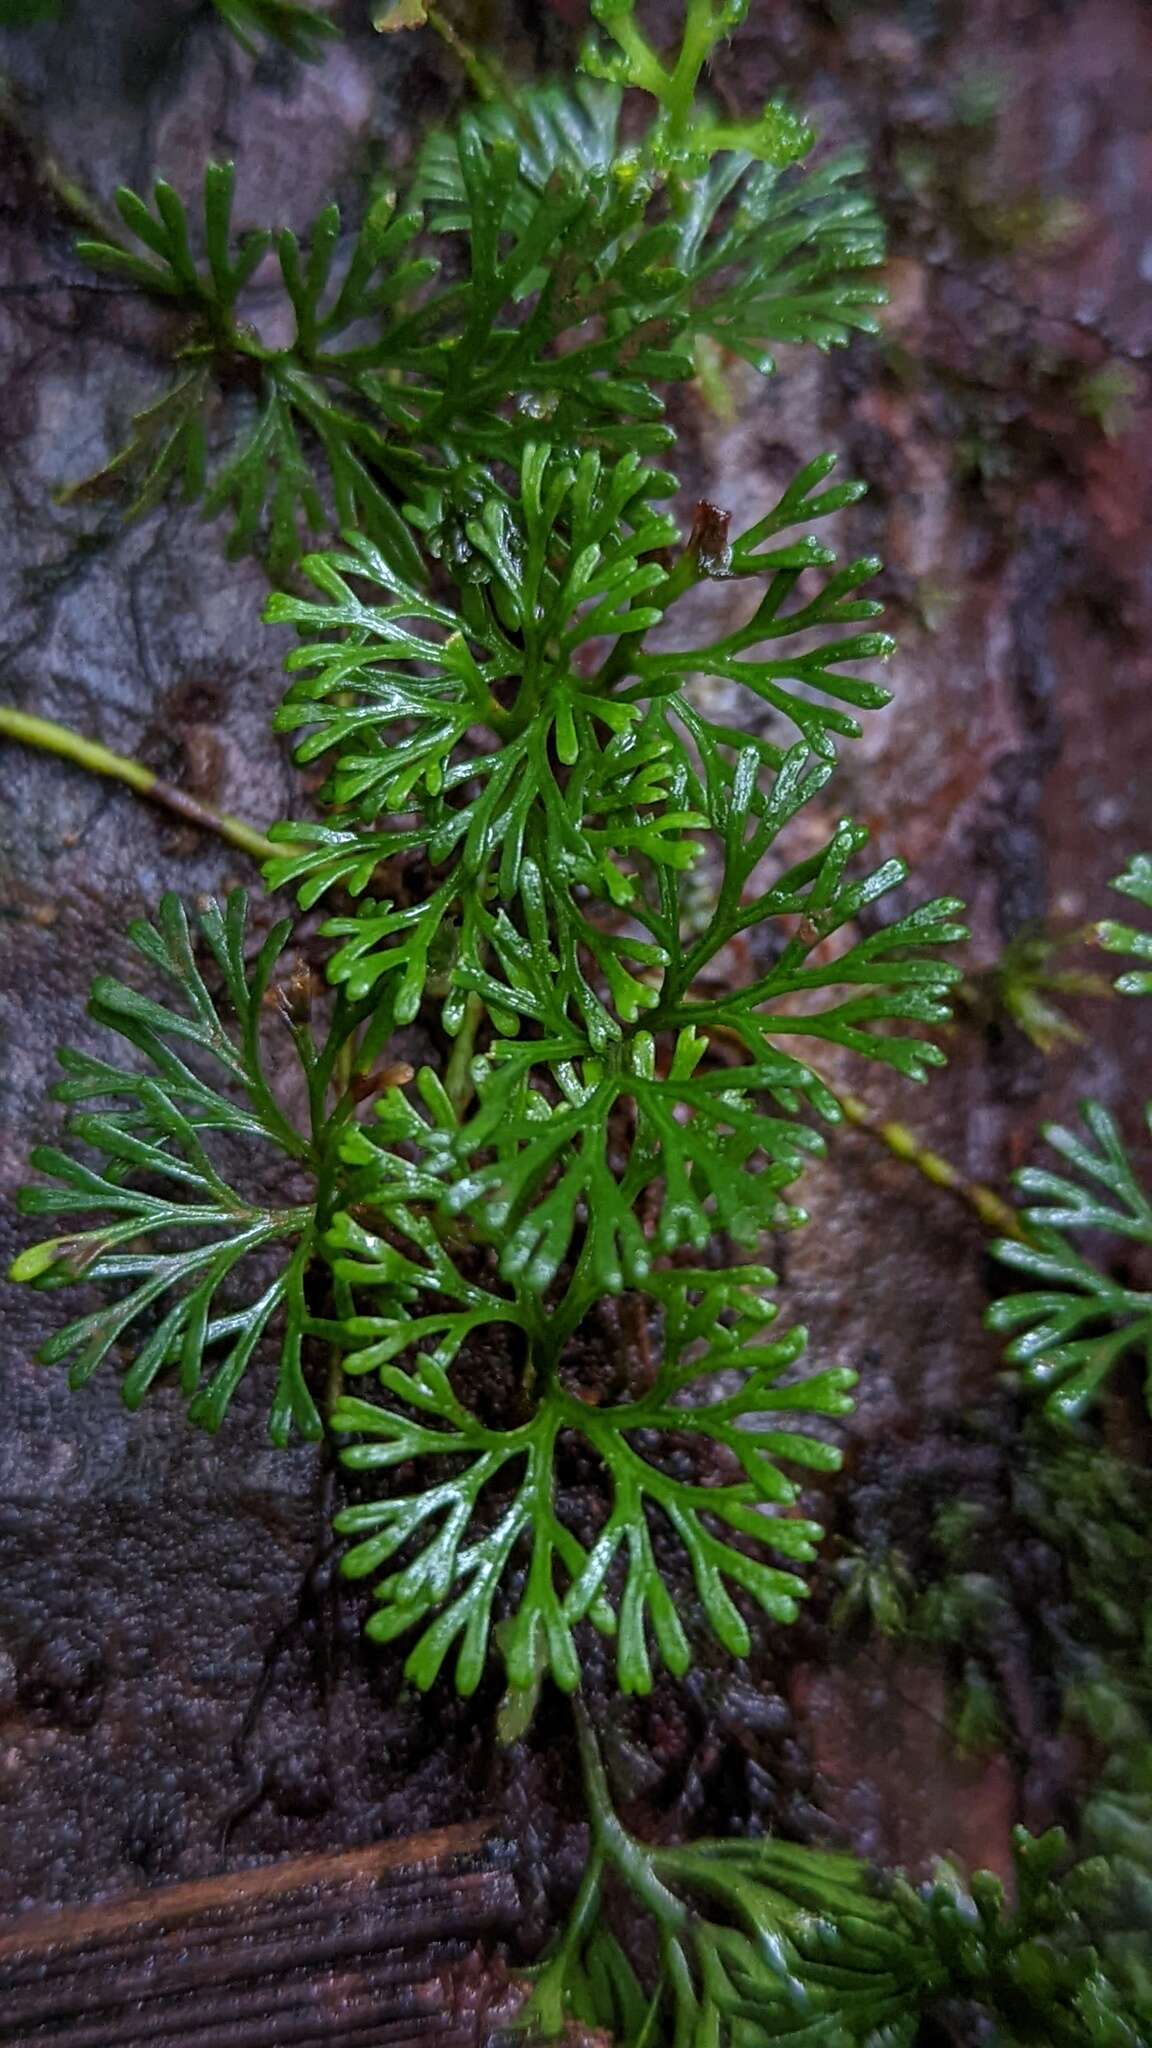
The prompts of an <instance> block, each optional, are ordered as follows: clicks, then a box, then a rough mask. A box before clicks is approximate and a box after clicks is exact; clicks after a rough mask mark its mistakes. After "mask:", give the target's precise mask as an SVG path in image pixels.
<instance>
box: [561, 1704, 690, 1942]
mask: <svg viewBox="0 0 1152 2048" xmlns="http://www.w3.org/2000/svg"><path fill="white" fill-rule="evenodd" d="M572 1713H573V1716H574V1718H575V1722H576V1738H577V1741H578V1743H579V1747H580V1762H581V1766H582V1768H583V1772H584V1791H585V1794H586V1796H587V1800H588V1818H589V1821H590V1824H591V1828H592V1839H593V1842H594V1843H595V1846H596V1848H597V1849H598V1850H599V1852H600V1854H601V1855H602V1856H603V1857H605V1859H606V1860H607V1861H608V1862H609V1863H610V1864H611V1865H612V1867H613V1869H614V1870H615V1871H616V1872H617V1874H618V1875H619V1876H620V1877H622V1878H623V1880H624V1882H625V1884H626V1885H627V1886H628V1889H629V1891H631V1892H634V1893H635V1895H636V1897H637V1898H638V1899H639V1900H640V1901H641V1903H642V1904H643V1905H645V1906H646V1907H647V1908H648V1911H649V1912H650V1913H651V1914H653V1915H654V1917H655V1918H656V1919H657V1920H658V1921H659V1922H660V1925H661V1927H663V1928H666V1929H668V1930H670V1931H671V1932H673V1933H678V1932H679V1931H680V1929H681V1928H683V1927H685V1926H686V1925H687V1923H688V1918H689V1914H688V1908H687V1906H686V1905H685V1904H684V1902H683V1900H682V1899H678V1898H676V1896H675V1895H674V1893H672V1892H670V1891H668V1890H667V1889H666V1888H665V1886H664V1885H662V1884H661V1882H660V1880H659V1878H658V1877H657V1876H656V1873H655V1871H654V1870H653V1868H652V1863H651V1860H650V1858H649V1855H648V1852H647V1850H646V1849H645V1848H644V1846H643V1844H642V1843H641V1842H637V1841H636V1840H635V1839H634V1837H633V1836H631V1835H630V1834H628V1832H627V1830H626V1829H625V1828H624V1827H622V1825H621V1823H620V1821H619V1819H618V1818H617V1814H616V1809H615V1807H614V1806H613V1804H612V1794H611V1793H610V1791H609V1790H608V1779H607V1776H606V1774H605V1771H604V1763H603V1759H602V1758H601V1755H600V1746H599V1744H598V1743H597V1740H596V1736H595V1734H594V1732H593V1728H592V1722H591V1720H590V1719H589V1715H588V1709H587V1707H586V1706H585V1705H584V1702H583V1700H582V1699H581V1698H580V1695H579V1694H578V1693H576V1694H574V1695H573V1699H572Z"/></svg>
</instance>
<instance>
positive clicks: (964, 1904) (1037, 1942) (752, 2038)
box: [521, 1715, 1150, 2048]
mask: <svg viewBox="0 0 1152 2048" xmlns="http://www.w3.org/2000/svg"><path fill="white" fill-rule="evenodd" d="M579 1726H580V1729H581V1746H582V1752H583V1758H584V1772H585V1788H586V1794H587V1798H588V1805H589V1811H590V1815H591V1820H592V1853H591V1857H590V1860H589V1864H588V1867H587V1870H586V1873H585V1878H584V1883H583V1885H582V1887H581V1891H580V1894H579V1897H578V1899H577V1902H576V1906H575V1909H574V1911H573V1914H572V1918H571V1920H570V1922H569V1925H568V1928H567V1930H566V1932H565V1934H564V1935H563V1936H562V1938H561V1940H560V1942H559V1943H558V1945H557V1947H556V1950H555V1952H554V1954H553V1955H552V1956H551V1957H549V1958H548V1959H546V1961H545V1962H544V1964H543V1965H542V1966H541V1967H540V1969H539V1971H538V1972H537V1975H536V1982H535V1984H534V1987H533V1989H532V1992H531V1995H530V1997H529V2001H528V2004H527V2006H526V2008H525V2011H524V2013H523V2015H522V2018H521V2025H522V2026H523V2027H524V2028H525V2029H526V2030H527V2032H528V2034H529V2036H530V2038H531V2039H533V2040H550V2039H555V2038H557V2037H559V2036H560V2035H562V2034H565V2033H566V2030H567V2029H569V2028H571V2027H574V2026H575V2025H577V2024H580V2023H583V2024H584V2025H585V2026H587V2027H590V2028H594V2027H607V2028H611V2029H612V2030H613V2031H612V2035H611V2038H612V2039H613V2040H615V2041H616V2042H617V2043H618V2044H619V2048H646V2044H647V2043H649V2042H655V2041H664V2040H668V2041H676V2042H683V2043H686V2044H695V2043H701V2044H703V2043H708V2044H709V2048H760V2044H763V2043H767V2042H770V2041H793V2042H796V2043H803V2044H805V2048H809V2044H811V2048H850V2044H852V2043H860V2044H867V2048H876V2044H878V2043H880V2042H883V2043H885V2044H888V2048H912V2044H913V2043H914V2042H915V2041H917V2040H919V2039H921V2038H922V2033H921V2029H922V2027H923V2025H924V2023H925V2022H928V2024H929V2025H931V2024H932V2021H933V2016H934V2015H939V2018H940V2019H941V2020H944V2019H945V2018H946V2017H948V2018H950V2019H951V2020H952V2022H953V2027H954V2024H955V2021H956V2019H957V2017H958V2016H959V2015H960V2014H966V2015H968V2016H970V2017H971V2020H972V2022H973V2024H974V2025H975V2026H978V2027H979V2028H980V2030H981V2034H983V2033H984V2032H985V2031H986V2030H988V2029H989V2028H994V2029H995V2038H996V2039H997V2040H1000V2041H1004V2042H1012V2043H1021V2044H1022V2043H1026V2042H1035V2043H1037V2044H1040V2043H1044V2044H1048V2048H1055V2044H1059V2048H1096V2044H1100V2048H1140V2043H1141V2042H1142V2041H1143V2040H1144V2039H1145V2038H1146V2035H1145V2029H1146V2027H1147V2024H1148V2021H1149V2017H1150V2009H1149V2007H1148V2004H1147V2000H1146V1998H1144V1997H1143V1995H1142V1994H1141V1992H1140V1990H1139V1987H1137V1988H1136V1989H1135V1990H1134V1991H1133V1990H1132V1989H1131V1987H1130V1986H1129V1984H1128V1982H1127V1980H1126V1979H1124V1978H1121V1979H1120V1980H1117V1979H1116V1978H1114V1977H1113V1975H1112V1973H1111V1970H1110V1967H1109V1964H1108V1961H1107V1959H1106V1958H1105V1957H1104V1956H1102V1953H1101V1949H1100V1947H1099V1946H1098V1939H1099V1937H1098V1928H1099V1925H1100V1922H1101V1920H1102V1919H1104V1918H1105V1916H1106V1914H1107V1911H1108V1909H1109V1906H1110V1904H1111V1902H1112V1901H1113V1900H1115V1899H1116V1898H1117V1894H1118V1887H1119V1882H1120V1876H1121V1873H1120V1871H1119V1868H1118V1864H1117V1862H1114V1861H1113V1860H1110V1859H1107V1858H1105V1857H1099V1858H1096V1859H1094V1860H1092V1861H1091V1862H1085V1863H1081V1864H1079V1865H1077V1866H1075V1867H1073V1868H1072V1869H1068V1868H1067V1865H1068V1857H1067V1853H1066V1845H1065V1840H1064V1837H1063V1835H1062V1833H1061V1832H1060V1830H1059V1829H1053V1830H1052V1831H1051V1832H1050V1833H1048V1834H1047V1835H1044V1836H1042V1837H1039V1838H1033V1837H1030V1836H1029V1835H1028V1834H1027V1833H1026V1832H1025V1831H1024V1830H1023V1829H1022V1828H1018V1829H1016V1830H1015V1832H1014V1837H1013V1852H1014V1865H1015V1870H1014V1877H1015V1885H1014V1890H1015V1899H1014V1902H1013V1903H1011V1904H1010V1903H1009V1901H1008V1898H1007V1896H1006V1891H1005V1887H1004V1885H1003V1884H1002V1883H1001V1881H1000V1880H999V1879H998V1878H996V1877H994V1876H993V1874H992V1873H991V1872H990V1871H980V1872H978V1873H977V1874H976V1875H975V1876H974V1877H973V1878H972V1880H971V1883H970V1884H968V1885H965V1884H964V1883H963V1882H962V1881H961V1879H960V1876H959V1874H958V1873H957V1872H956V1871H955V1870H953V1869H951V1868H950V1867H949V1866H947V1865H945V1866H943V1867H941V1868H940V1869H939V1871H938V1873H937V1875H936V1877H935V1878H934V1879H933V1880H932V1881H930V1882H929V1883H927V1884H924V1885H921V1886H918V1887H913V1886H912V1885H910V1884H909V1883H908V1882H907V1881H906V1880H905V1879H903V1878H902V1877H899V1876H895V1877H893V1876H885V1875H883V1874H881V1873H879V1872H876V1871H873V1870H871V1869H870V1868H869V1867H868V1866H867V1865H866V1864H864V1863H862V1862H860V1861H859V1860H858V1859H857V1858H855V1857H853V1856H850V1855H844V1854H835V1853H830V1852H828V1851H824V1850H815V1849H809V1848H800V1847H797V1846H796V1845H794V1844H792V1843H788V1842H782V1841H779V1840H775V1839H773V1838H771V1837H768V1838H764V1839H761V1840H755V1841H739V1840H723V1841H698V1842H694V1843H692V1844H691V1845H689V1846H686V1847H683V1848H680V1847H659V1848H651V1847H648V1846H646V1845H645V1844H643V1843H640V1842H638V1841H637V1840H636V1838H635V1837H634V1836H631V1835H629V1834H628V1833H627V1832H626V1831H625V1829H624V1828H623V1827H622V1826H621V1824H620V1822H619V1820H618V1819H617V1817H616V1815H615V1813H614V1812H613V1810H612V1805H611V1800H610V1796H609V1792H608V1786H607V1781H606V1779H605V1776H604V1771H603V1766H602V1764H601V1761H600V1758H599V1754H598V1751H597V1749H596V1745H595V1742H594V1740H593V1738H592V1735H591V1731H590V1729H589V1727H588V1724H587V1720H586V1718H585V1717H584V1716H583V1715H581V1717H580V1721H579ZM609 1875H610V1876H611V1877H612V1879H613V1880H614V1882H615V1884H616V1885H617V1886H618V1887H622V1888H623V1890H624V1892H625V1895H626V1896H627V1898H628V1901H629V1905H630V1907H631V1926H632V1927H634V1926H635V1924H636V1920H637V1918H638V1916H640V1915H643V1916H644V1917H645V1918H646V1919H647V1920H649V1921H650V1922H651V1923H653V1926H654V1933H655V1938H656V1947H657V1951H658V1956H659V1962H658V1966H657V1974H656V1978H655V1982H654V1983H652V1982H648V1983H645V1982H644V1981H643V1979H642V1978H641V1976H640V1975H639V1974H638V1973H637V1971H636V1969H635V1968H634V1967H633V1964H632V1962H631V1960H630V1958H629V1956H628V1953H627V1951H626V1949H625V1948H624V1947H623V1946H622V1945H621V1943H620V1942H619V1941H618V1940H617V1939H616V1937H615V1935H614V1934H613V1933H612V1932H611V1928H610V1925H609V1924H608V1922H607V1920H606V1917H605V1913H604V1909H603V1891H604V1883H605V1879H606V1877H607V1876H609ZM949 2030H950V2031H951V2030H953V2029H952V2028H950V2029H949Z"/></svg>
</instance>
